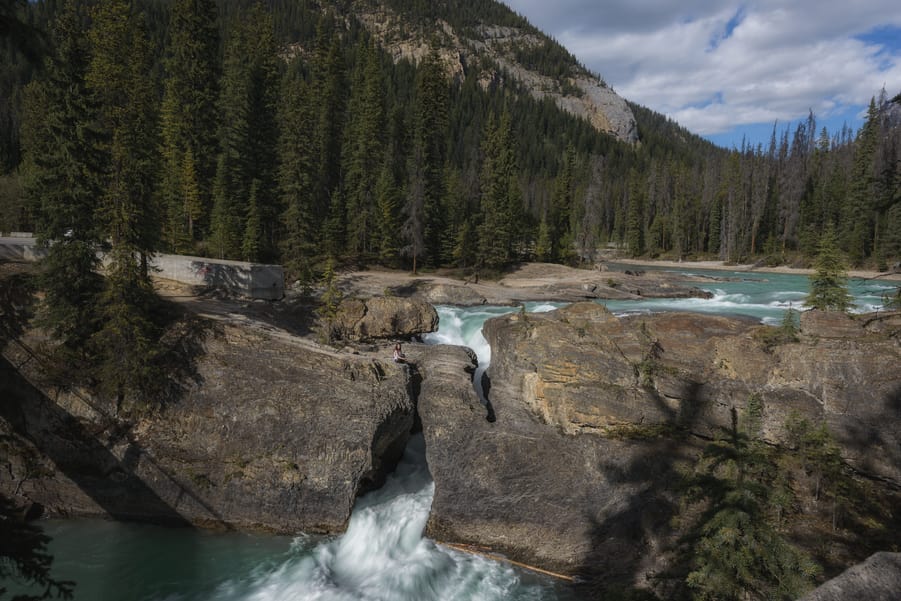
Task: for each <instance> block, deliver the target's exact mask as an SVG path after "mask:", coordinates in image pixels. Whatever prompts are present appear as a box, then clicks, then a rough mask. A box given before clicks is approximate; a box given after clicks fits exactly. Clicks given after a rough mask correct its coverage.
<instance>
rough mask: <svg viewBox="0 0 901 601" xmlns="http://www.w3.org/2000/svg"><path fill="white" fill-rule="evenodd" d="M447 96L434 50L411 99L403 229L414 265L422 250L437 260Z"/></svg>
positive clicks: (446, 123)
mask: <svg viewBox="0 0 901 601" xmlns="http://www.w3.org/2000/svg"><path fill="white" fill-rule="evenodd" d="M447 97H448V82H447V78H446V76H445V73H444V67H443V66H442V64H441V60H440V58H439V57H438V54H437V52H436V51H434V50H433V51H432V52H431V53H430V54H429V55H428V56H426V58H424V59H423V61H422V63H421V64H420V65H419V68H418V71H417V75H416V91H415V97H414V100H413V140H412V146H413V151H412V153H411V155H410V165H409V168H408V170H409V174H410V175H409V181H410V185H409V186H408V187H407V196H408V198H407V210H406V214H407V221H406V223H405V231H406V232H407V240H408V241H409V244H410V246H409V248H408V250H409V252H408V254H410V255H411V256H413V262H414V265H415V263H416V261H417V258H419V257H421V256H422V255H423V254H425V255H426V256H427V258H428V260H429V261H431V262H432V263H437V262H438V261H439V258H440V255H441V233H442V226H443V223H442V221H443V218H442V215H441V214H440V211H439V208H440V206H441V200H442V198H443V197H444V163H445V158H446V154H447V130H448V108H447ZM420 246H421V248H419V247H420ZM414 270H415V269H414Z"/></svg>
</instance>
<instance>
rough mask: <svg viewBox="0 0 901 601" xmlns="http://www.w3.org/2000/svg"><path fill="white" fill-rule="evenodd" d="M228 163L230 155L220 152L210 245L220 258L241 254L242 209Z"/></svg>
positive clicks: (215, 254) (215, 182) (214, 189)
mask: <svg viewBox="0 0 901 601" xmlns="http://www.w3.org/2000/svg"><path fill="white" fill-rule="evenodd" d="M228 163H229V158H228V156H227V155H226V154H225V153H222V154H220V155H219V159H218V162H217V165H216V178H215V180H214V181H213V214H212V223H211V228H210V229H211V233H210V246H211V248H212V251H213V256H214V257H216V258H219V259H225V258H227V257H230V258H235V257H239V256H240V255H241V240H242V229H241V220H242V211H241V207H240V205H239V204H238V202H239V201H238V199H237V198H236V197H235V195H234V194H233V193H232V184H231V175H232V170H231V169H229V168H228Z"/></svg>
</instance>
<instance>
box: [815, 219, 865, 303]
mask: <svg viewBox="0 0 901 601" xmlns="http://www.w3.org/2000/svg"><path fill="white" fill-rule="evenodd" d="M814 267H815V269H816V271H815V272H814V273H813V274H812V275H811V276H810V294H808V295H807V299H806V300H805V303H806V304H807V306H808V307H810V308H811V309H819V310H821V311H847V310H848V309H849V308H850V307H851V303H852V300H853V299H852V297H851V295H850V294H849V293H848V274H847V271H846V267H845V262H844V260H843V259H842V257H841V255H840V254H839V250H838V242H837V240H836V235H835V230H833V229H832V227H831V226H830V227H828V228H826V231H825V232H823V235H822V237H821V238H820V250H819V254H818V255H817V260H816V264H815V266H814Z"/></svg>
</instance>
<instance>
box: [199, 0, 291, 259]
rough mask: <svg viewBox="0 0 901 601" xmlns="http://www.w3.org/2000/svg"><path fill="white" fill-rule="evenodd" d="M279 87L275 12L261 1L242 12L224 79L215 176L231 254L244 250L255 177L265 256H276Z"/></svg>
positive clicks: (223, 239)
mask: <svg viewBox="0 0 901 601" xmlns="http://www.w3.org/2000/svg"><path fill="white" fill-rule="evenodd" d="M278 91H279V75H278V56H277V48H276V44H275V38H274V33H273V23H272V17H271V15H270V14H269V13H267V12H266V11H265V9H264V8H263V7H262V5H259V4H258V5H255V6H254V7H253V8H252V9H251V10H249V11H248V12H247V13H244V14H242V17H241V19H240V21H239V24H238V25H237V26H236V27H235V29H234V30H233V31H232V32H231V37H230V38H229V41H228V44H227V47H226V51H225V62H224V67H223V75H222V82H221V93H220V98H219V110H220V114H221V117H222V120H221V127H220V131H219V141H220V148H221V153H222V156H221V157H220V159H219V162H218V163H217V172H216V179H215V181H214V198H213V201H214V209H213V210H214V213H215V215H214V219H213V221H214V227H213V239H214V240H215V242H214V246H218V247H219V248H220V249H221V250H222V251H223V252H224V253H225V256H226V257H231V258H235V257H236V256H240V255H241V254H242V250H243V249H242V245H241V243H240V242H239V241H240V240H241V239H242V235H241V233H240V232H243V231H244V226H245V225H246V222H247V218H248V215H247V210H248V207H249V201H250V192H251V186H252V185H253V182H254V180H257V182H258V183H257V197H256V204H257V210H258V211H259V217H260V224H261V227H262V228H263V233H262V237H261V240H262V247H261V248H260V255H261V258H262V257H271V255H272V253H273V252H274V250H275V249H274V243H275V239H276V231H275V228H276V227H277V224H278V222H279V220H278V216H279V215H280V213H281V211H280V210H279V208H278V202H277V198H278V195H277V182H276V173H277V161H276V158H277V148H278V144H277V140H278V136H277V126H276V123H277V119H276V104H277V99H278ZM238 224H241V225H238ZM236 243H237V244H236ZM235 244H236V245H235Z"/></svg>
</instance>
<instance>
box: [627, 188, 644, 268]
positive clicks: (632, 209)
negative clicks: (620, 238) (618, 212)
mask: <svg viewBox="0 0 901 601" xmlns="http://www.w3.org/2000/svg"><path fill="white" fill-rule="evenodd" d="M629 180H630V184H629V196H628V208H627V215H626V247H627V248H628V250H629V254H630V255H631V256H633V257H637V256H639V255H641V254H642V253H643V252H644V248H645V247H644V218H643V211H642V208H643V205H644V195H643V194H642V192H641V184H640V182H639V178H638V174H637V172H634V171H633V172H632V174H631V176H630V178H629Z"/></svg>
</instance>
